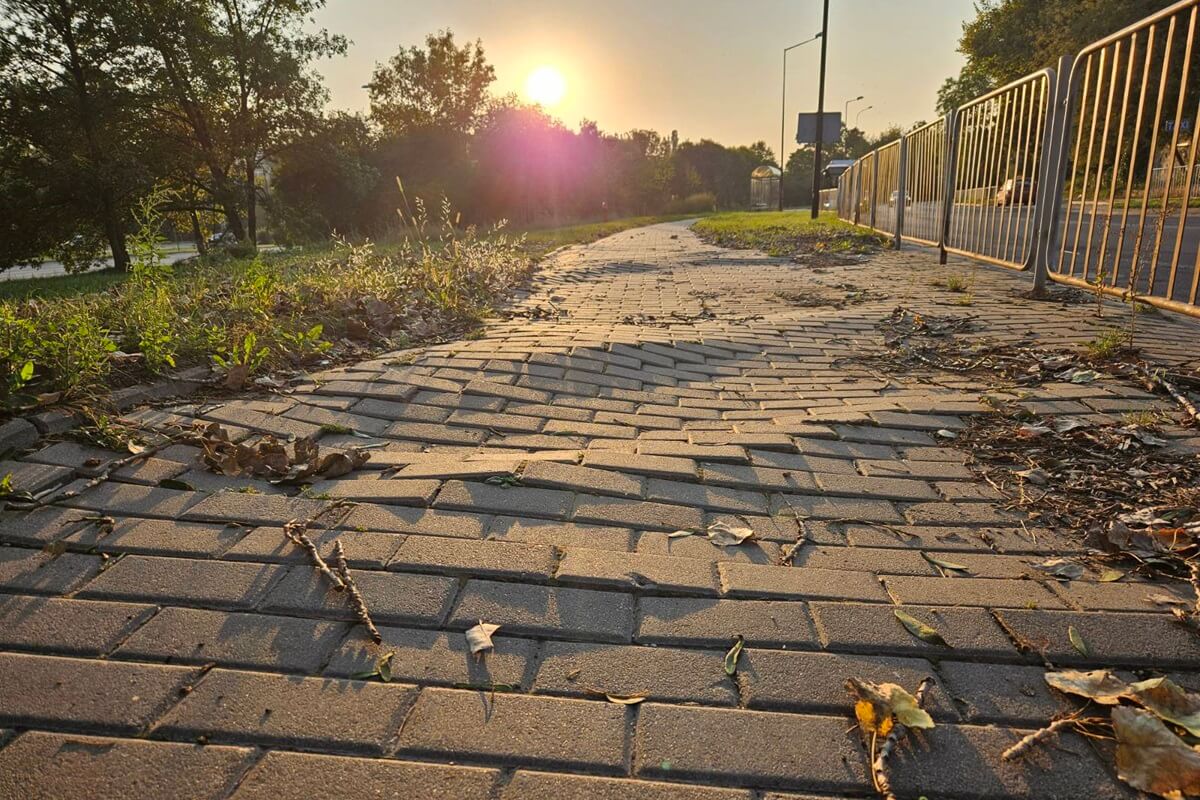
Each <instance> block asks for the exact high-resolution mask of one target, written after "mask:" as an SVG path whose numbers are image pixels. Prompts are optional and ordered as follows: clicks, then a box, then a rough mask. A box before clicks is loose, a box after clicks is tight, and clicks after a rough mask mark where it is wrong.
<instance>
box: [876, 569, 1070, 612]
mask: <svg viewBox="0 0 1200 800" xmlns="http://www.w3.org/2000/svg"><path fill="white" fill-rule="evenodd" d="M963 566H966V565H965V564H964V565H963ZM884 584H885V585H886V586H887V589H888V592H889V593H890V594H891V595H892V597H894V598H895V599H896V602H898V603H902V604H906V603H911V604H921V605H930V606H982V607H986V608H1066V606H1065V604H1064V603H1063V602H1062V601H1061V600H1059V599H1058V598H1057V597H1055V596H1054V594H1053V593H1052V592H1051V591H1050V590H1049V589H1047V588H1046V587H1045V586H1044V585H1043V584H1042V583H1040V582H1039V581H1034V580H1011V579H1002V580H995V579H991V578H967V577H961V578H928V577H918V576H893V577H888V578H885V579H884Z"/></svg>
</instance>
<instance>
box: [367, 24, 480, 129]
mask: <svg viewBox="0 0 1200 800" xmlns="http://www.w3.org/2000/svg"><path fill="white" fill-rule="evenodd" d="M425 47H426V48H427V49H425V50H423V49H421V48H419V47H409V48H403V47H402V48H400V51H399V52H398V53H397V54H396V55H394V56H392V58H391V59H390V60H389V61H388V63H387V64H376V65H375V71H374V73H372V75H371V82H370V83H368V84H367V91H368V92H369V95H370V100H371V119H372V120H373V121H374V122H375V123H376V124H377V125H379V127H380V128H381V129H382V130H383V131H384V132H385V133H387V134H389V135H398V134H403V133H407V132H410V131H413V130H415V129H419V128H439V129H445V130H453V131H459V132H463V133H467V132H470V131H473V130H474V129H475V126H476V124H477V123H478V122H479V120H480V118H481V117H482V116H483V114H484V112H485V111H486V109H487V104H488V87H489V86H491V84H492V82H493V81H495V80H496V71H495V70H494V69H493V68H492V65H491V64H489V63H488V62H487V58H486V57H485V55H484V52H483V44H482V43H481V42H480V41H478V40H476V41H475V42H474V44H470V43H468V44H465V45H463V46H462V48H459V47H457V46H455V44H454V34H453V33H452V32H451V31H448V30H446V31H440V32H439V33H437V34H430V35H429V36H427V37H425Z"/></svg>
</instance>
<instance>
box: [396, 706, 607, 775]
mask: <svg viewBox="0 0 1200 800" xmlns="http://www.w3.org/2000/svg"><path fill="white" fill-rule="evenodd" d="M625 715H626V709H625V706H622V705H618V704H615V703H609V702H597V701H588V700H567V699H563V698H558V697H530V696H526V695H518V694H505V693H502V692H497V693H496V694H495V695H493V696H492V697H491V699H490V701H489V702H488V703H487V704H484V703H481V702H480V696H479V693H478V692H462V691H455V690H452V689H424V690H422V692H421V696H420V697H419V698H418V699H417V704H416V706H415V707H414V708H413V710H412V713H411V714H410V715H409V717H408V719H406V720H405V722H404V730H403V731H402V732H401V734H400V747H399V752H400V753H402V754H413V755H429V756H437V757H439V758H453V759H460V758H465V759H470V760H472V761H482V762H488V763H499V764H504V765H526V766H543V767H564V768H583V769H587V770H589V771H594V772H608V773H624V772H625V771H626V755H625Z"/></svg>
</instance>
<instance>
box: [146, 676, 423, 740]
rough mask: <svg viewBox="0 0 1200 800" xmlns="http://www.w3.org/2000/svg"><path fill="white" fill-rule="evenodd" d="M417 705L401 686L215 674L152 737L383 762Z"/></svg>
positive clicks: (407, 688) (413, 692)
mask: <svg viewBox="0 0 1200 800" xmlns="http://www.w3.org/2000/svg"><path fill="white" fill-rule="evenodd" d="M158 669H164V668H163V667H158ZM415 697H416V687H413V686H406V685H404V684H400V683H387V684H384V683H370V682H362V681H341V680H329V679H328V678H298V677H296V676H294V675H269V674H266V673H262V672H240V671H236V670H226V669H214V670H212V671H211V672H209V673H208V674H207V675H205V676H204V679H203V680H201V681H200V682H199V683H198V684H197V685H196V687H195V688H194V689H193V690H192V691H191V692H190V693H189V694H188V695H187V696H186V697H184V698H183V699H182V700H181V701H180V702H179V704H178V705H176V706H175V707H174V708H172V709H171V711H170V712H169V713H168V714H166V715H165V716H164V717H163V718H162V719H161V720H160V721H159V722H158V724H157V725H155V727H154V733H155V734H156V735H160V736H161V735H166V736H188V737H195V736H203V737H205V738H206V739H207V740H209V741H212V742H231V741H232V742H239V743H245V744H261V745H280V746H288V747H299V748H320V749H322V750H329V751H333V752H364V753H373V754H382V753H383V752H385V751H386V750H387V749H388V748H389V747H390V746H391V742H392V741H393V739H394V737H395V735H396V731H398V730H399V728H400V723H401V722H402V721H403V719H404V715H405V713H406V712H407V711H408V709H409V707H410V706H411V704H412V701H413V699H414V698H415Z"/></svg>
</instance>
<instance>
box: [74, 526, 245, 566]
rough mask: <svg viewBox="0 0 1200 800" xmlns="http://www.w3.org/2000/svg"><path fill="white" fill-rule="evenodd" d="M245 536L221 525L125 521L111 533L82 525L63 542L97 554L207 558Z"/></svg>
mask: <svg viewBox="0 0 1200 800" xmlns="http://www.w3.org/2000/svg"><path fill="white" fill-rule="evenodd" d="M245 535H246V529H245V528H242V527H230V526H227V525H221V524H201V523H189V522H176V521H174V520H164V519H126V520H121V521H119V522H117V524H116V525H115V526H113V529H112V532H111V533H108V532H106V530H105V529H104V528H103V527H101V526H98V525H87V526H84V527H83V528H82V529H81V530H79V531H78V532H76V533H73V534H71V535H70V536H68V537H67V541H68V542H70V543H71V545H72V546H78V547H87V548H95V549H96V550H97V551H98V552H101V553H137V554H140V555H151V556H158V555H161V556H194V557H209V556H217V555H220V554H221V553H224V552H225V551H227V550H228V549H229V548H230V547H232V546H233V545H234V544H235V543H236V542H237V541H238V540H239V539H241V538H242V537H243V536H245Z"/></svg>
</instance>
